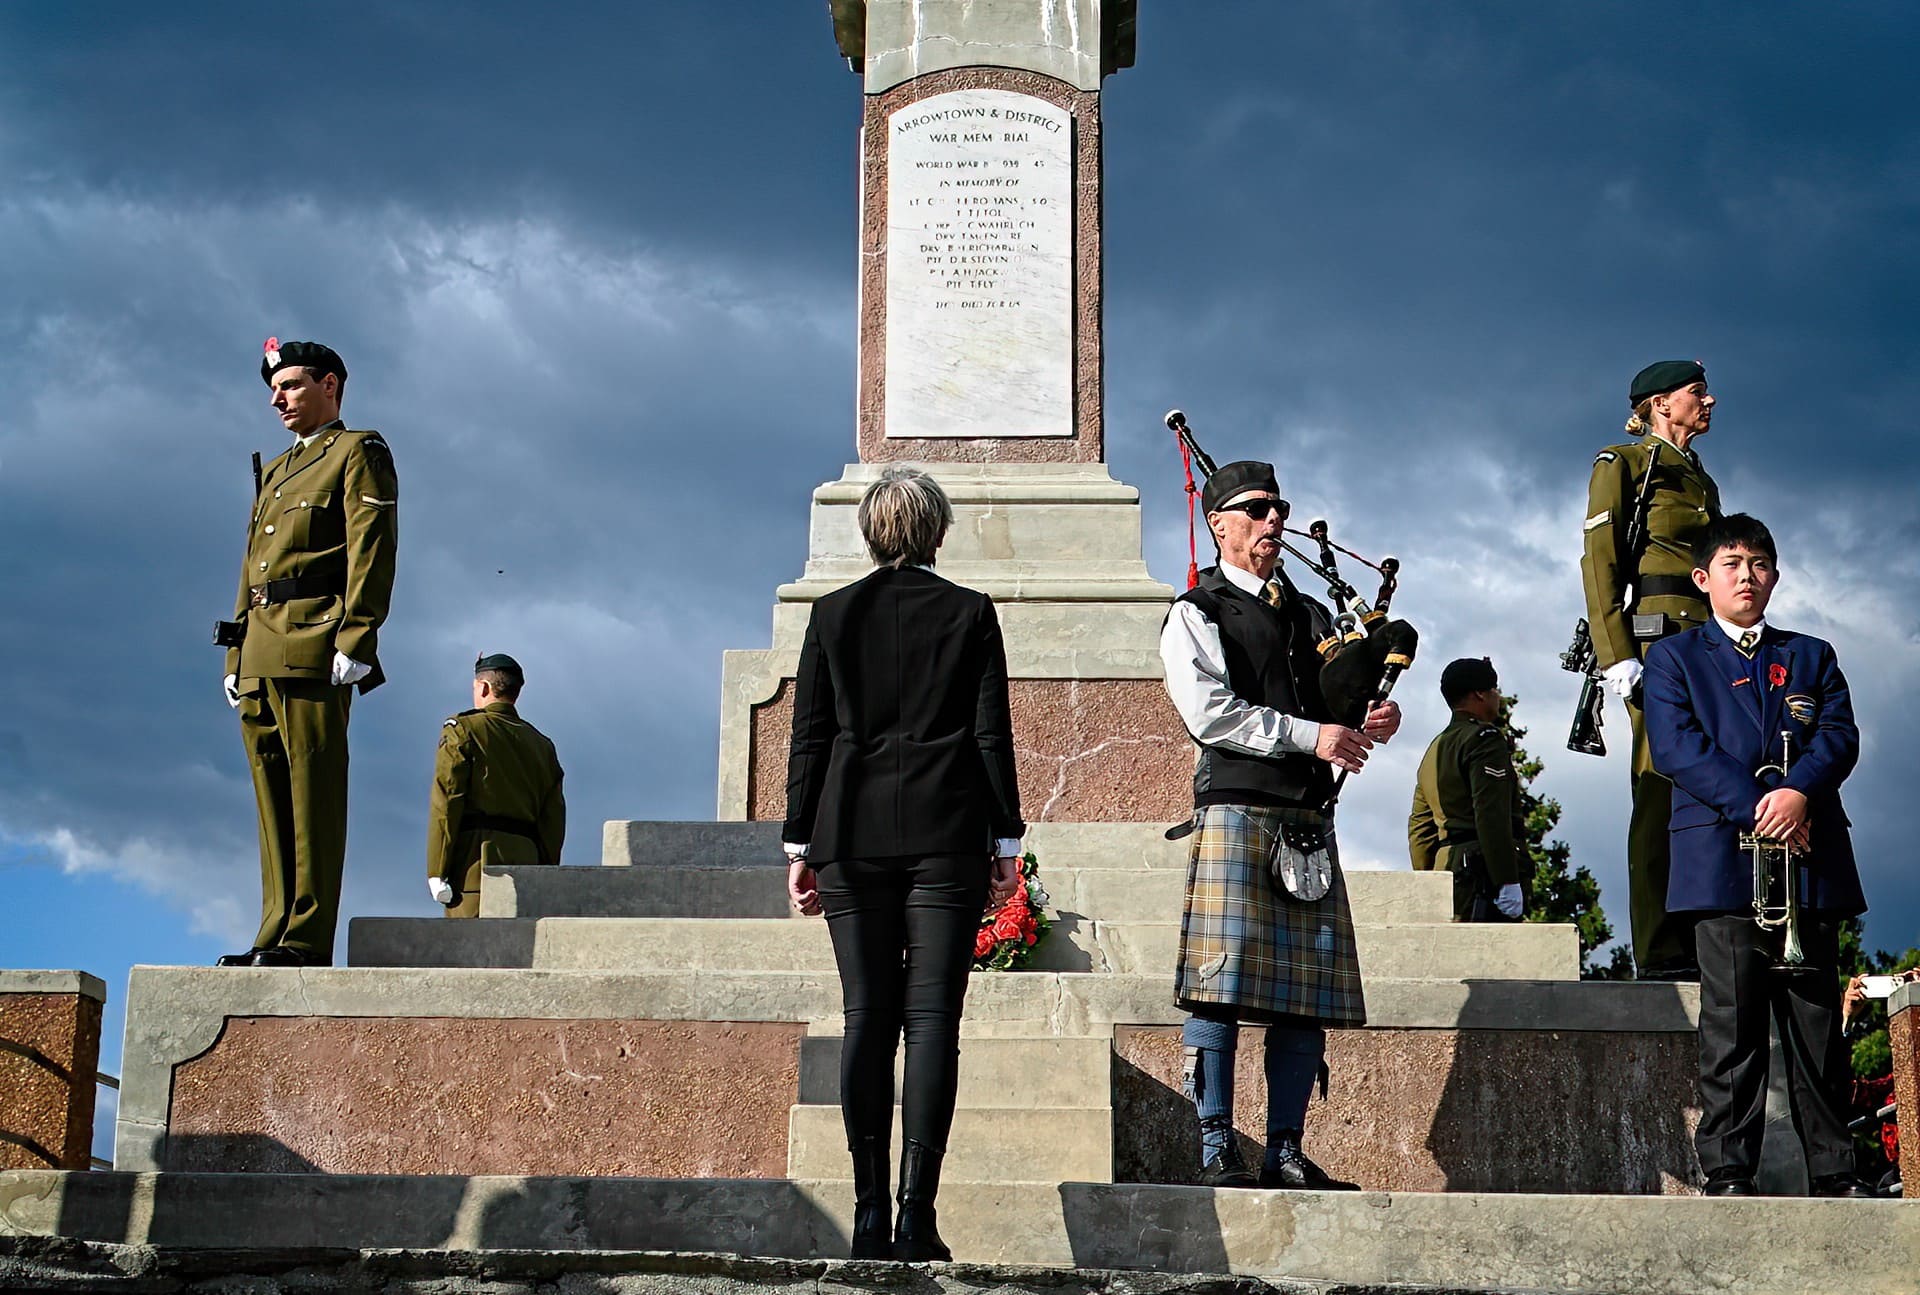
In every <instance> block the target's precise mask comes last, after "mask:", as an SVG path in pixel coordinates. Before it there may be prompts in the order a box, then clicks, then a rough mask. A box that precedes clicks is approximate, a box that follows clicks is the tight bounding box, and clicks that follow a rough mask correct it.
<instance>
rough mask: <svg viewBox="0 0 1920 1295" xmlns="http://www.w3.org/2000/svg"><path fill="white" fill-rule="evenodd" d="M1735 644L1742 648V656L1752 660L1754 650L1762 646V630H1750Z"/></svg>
mask: <svg viewBox="0 0 1920 1295" xmlns="http://www.w3.org/2000/svg"><path fill="white" fill-rule="evenodd" d="M1734 646H1735V647H1737V648H1739V649H1740V655H1741V656H1743V657H1746V658H1747V659H1748V660H1749V661H1751V660H1752V659H1753V650H1754V649H1755V648H1757V647H1759V646H1760V631H1758V630H1748V631H1747V632H1746V633H1744V634H1742V635H1741V636H1740V641H1739V642H1738V643H1735V644H1734Z"/></svg>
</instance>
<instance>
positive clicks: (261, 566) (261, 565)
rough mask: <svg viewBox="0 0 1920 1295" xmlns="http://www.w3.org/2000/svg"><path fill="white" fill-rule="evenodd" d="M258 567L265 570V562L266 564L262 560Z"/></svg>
mask: <svg viewBox="0 0 1920 1295" xmlns="http://www.w3.org/2000/svg"><path fill="white" fill-rule="evenodd" d="M260 569H261V570H262V571H265V570H266V569H267V564H266V563H264V562H262V563H261V564H260Z"/></svg>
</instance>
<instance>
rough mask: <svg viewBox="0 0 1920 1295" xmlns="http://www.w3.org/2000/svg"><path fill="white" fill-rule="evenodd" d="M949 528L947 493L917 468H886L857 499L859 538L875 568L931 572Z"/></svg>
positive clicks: (949, 510)
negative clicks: (936, 551)
mask: <svg viewBox="0 0 1920 1295" xmlns="http://www.w3.org/2000/svg"><path fill="white" fill-rule="evenodd" d="M952 525H953V504H952V503H951V502H949V501H948V499H947V492H946V491H944V490H942V489H941V488H940V483H939V482H938V481H935V480H934V479H933V478H932V477H930V476H928V475H927V474H926V473H924V472H922V471H921V470H920V469H919V468H888V469H886V470H885V471H884V472H882V473H881V474H880V479H879V480H878V481H876V482H874V483H873V484H872V485H870V486H868V487H867V493H866V494H864V495H862V496H861V497H860V534H861V536H862V537H863V538H864V539H865V540H866V541H867V552H869V553H871V554H872V555H873V561H874V564H875V565H876V566H883V567H893V568H895V569H896V570H898V569H899V568H901V567H908V566H921V567H930V566H932V565H933V553H934V550H935V549H937V548H939V547H940V541H941V540H944V539H945V538H946V537H947V528H948V527H950V526H952Z"/></svg>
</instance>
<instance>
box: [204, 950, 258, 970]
mask: <svg viewBox="0 0 1920 1295" xmlns="http://www.w3.org/2000/svg"><path fill="white" fill-rule="evenodd" d="M259 952H260V950H258V949H248V950H247V951H246V952H245V953H223V954H221V955H220V956H219V957H218V958H216V959H214V962H213V965H214V966H216V967H251V966H252V965H253V959H254V955H255V954H257V953H259Z"/></svg>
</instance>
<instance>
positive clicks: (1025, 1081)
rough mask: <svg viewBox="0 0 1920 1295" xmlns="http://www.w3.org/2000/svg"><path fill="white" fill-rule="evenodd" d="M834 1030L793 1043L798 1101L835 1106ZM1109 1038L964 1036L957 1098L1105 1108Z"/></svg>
mask: <svg viewBox="0 0 1920 1295" xmlns="http://www.w3.org/2000/svg"><path fill="white" fill-rule="evenodd" d="M844 1042H845V1040H844V1038H842V1036H840V1035H838V1034H820V1033H814V1032H809V1034H808V1035H807V1037H806V1038H805V1039H803V1040H802V1041H801V1044H800V1102H801V1104H802V1105H804V1106H832V1107H836V1108H837V1107H838V1105H839V1102H840V1048H841V1045H842V1044H843V1043H844ZM905 1060H906V1058H905V1055H904V1052H903V1053H902V1054H901V1055H900V1056H899V1057H896V1059H895V1065H894V1076H893V1091H894V1095H895V1100H896V1101H897V1100H898V1098H899V1093H900V1091H901V1087H902V1083H903V1081H902V1076H901V1073H900V1068H901V1066H902V1065H904V1064H905ZM1112 1092H1113V1044H1112V1042H1111V1041H1110V1040H1108V1039H1104V1038H1084V1039H1060V1038H1053V1037H1046V1036H1042V1037H1033V1038H1008V1039H967V1040H965V1042H964V1043H962V1045H961V1048H960V1093H959V1098H958V1105H959V1106H961V1107H964V1108H970V1109H982V1110H984V1109H994V1108H1002V1107H1038V1106H1051V1107H1060V1108H1069V1109H1083V1110H1101V1111H1106V1110H1110V1109H1111V1107H1112V1101H1113V1098H1112Z"/></svg>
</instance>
